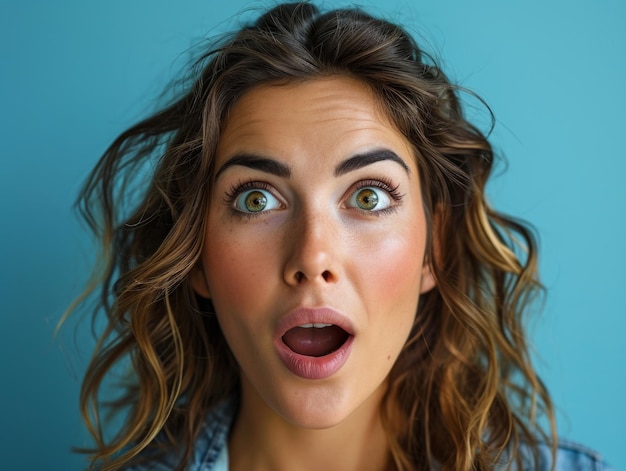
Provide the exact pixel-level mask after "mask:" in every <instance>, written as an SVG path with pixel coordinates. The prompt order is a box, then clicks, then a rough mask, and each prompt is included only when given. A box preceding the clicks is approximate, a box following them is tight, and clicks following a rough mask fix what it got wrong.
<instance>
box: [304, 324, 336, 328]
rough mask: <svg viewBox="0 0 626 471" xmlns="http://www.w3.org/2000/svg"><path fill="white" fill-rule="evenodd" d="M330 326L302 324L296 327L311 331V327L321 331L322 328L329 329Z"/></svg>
mask: <svg viewBox="0 0 626 471" xmlns="http://www.w3.org/2000/svg"><path fill="white" fill-rule="evenodd" d="M331 325H332V324H302V325H299V326H298V327H300V328H302V329H312V328H313V327H315V328H316V329H322V328H324V327H330V326H331Z"/></svg>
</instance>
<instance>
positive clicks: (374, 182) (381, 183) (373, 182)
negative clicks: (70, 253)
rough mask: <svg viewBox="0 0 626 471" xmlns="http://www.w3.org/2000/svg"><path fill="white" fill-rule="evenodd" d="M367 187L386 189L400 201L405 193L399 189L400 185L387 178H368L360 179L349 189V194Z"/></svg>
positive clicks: (392, 196)
mask: <svg viewBox="0 0 626 471" xmlns="http://www.w3.org/2000/svg"><path fill="white" fill-rule="evenodd" d="M367 187H374V188H380V189H381V190H385V191H386V192H387V193H388V194H389V196H390V197H391V199H393V200H394V201H400V200H402V198H404V193H400V191H399V188H400V185H395V184H394V183H393V182H391V180H389V179H387V178H366V179H364V180H359V181H358V182H356V183H355V184H354V185H353V186H352V187H351V188H350V189H349V190H348V194H349V195H352V194H353V193H354V192H355V191H358V190H361V189H363V188H367Z"/></svg>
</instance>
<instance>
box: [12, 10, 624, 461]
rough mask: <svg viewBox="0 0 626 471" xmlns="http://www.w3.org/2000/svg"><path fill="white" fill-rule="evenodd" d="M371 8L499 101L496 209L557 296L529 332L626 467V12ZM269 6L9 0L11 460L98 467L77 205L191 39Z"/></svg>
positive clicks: (83, 242)
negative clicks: (88, 411) (529, 232)
mask: <svg viewBox="0 0 626 471" xmlns="http://www.w3.org/2000/svg"><path fill="white" fill-rule="evenodd" d="M359 4H360V5H362V6H364V7H365V8H367V9H369V10H371V11H373V12H375V13H378V14H382V15H384V16H386V17H388V18H390V19H392V20H395V21H399V22H401V23H402V24H404V25H405V26H406V27H407V28H408V29H409V30H411V31H414V32H415V33H416V34H417V35H418V38H419V40H420V42H421V43H423V44H424V45H425V47H426V49H428V50H430V51H432V52H433V53H434V54H435V56H438V57H440V58H441V59H442V62H443V65H444V69H445V70H446V71H447V72H448V73H449V75H450V76H451V77H452V78H453V79H454V80H455V81H457V82H458V83H460V84H462V85H464V86H467V87H469V88H471V89H473V90H475V91H476V92H478V93H479V94H480V95H482V96H483V97H484V98H485V99H486V100H487V101H488V102H489V104H490V105H491V106H492V108H493V110H494V112H495V114H496V117H497V120H498V121H497V126H496V129H495V131H494V134H493V143H494V144H495V146H496V148H497V149H498V150H499V151H501V152H502V154H503V155H505V156H506V159H507V161H508V165H504V164H502V165H500V167H499V169H500V171H499V172H498V176H497V177H496V178H495V179H494V181H493V182H492V184H491V187H490V197H491V200H492V201H493V203H494V205H495V206H496V207H498V208H500V209H501V210H503V211H506V212H509V213H512V214H514V215H517V216H520V217H523V218H525V219H527V220H529V221H531V222H532V223H533V224H535V226H536V227H537V229H538V231H539V233H540V241H541V257H542V258H541V269H542V273H543V280H544V282H545V284H546V286H547V288H548V297H547V301H546V303H545V307H544V309H543V311H542V313H541V314H540V315H539V316H538V317H537V318H536V319H537V320H536V321H534V322H533V323H532V324H531V331H532V333H533V335H532V338H533V342H534V345H535V350H536V352H537V354H536V358H537V362H538V363H537V364H538V368H539V371H540V372H541V374H542V376H543V378H544V379H545V382H546V383H547V385H548V386H549V388H550V390H551V391H552V394H553V397H554V400H555V402H556V404H557V410H558V417H559V428H560V432H561V434H562V435H564V436H567V437H569V438H572V439H574V440H577V441H579V442H582V443H585V444H587V445H589V446H590V447H592V448H595V449H597V450H600V451H601V452H602V454H603V455H604V456H605V457H606V458H607V459H608V460H609V461H610V462H611V463H612V464H613V465H614V466H615V467H616V468H617V469H624V470H626V451H625V450H624V438H626V433H625V431H624V430H625V427H626V426H625V424H626V406H625V404H626V401H625V400H624V390H625V389H626V378H625V370H626V342H625V341H624V336H625V331H626V308H625V307H624V300H623V297H624V294H625V293H626V287H625V286H626V276H625V275H626V251H625V248H624V247H625V242H624V241H625V236H624V233H625V229H626V224H625V216H626V211H625V209H624V206H625V203H626V190H625V187H626V184H625V182H624V176H625V175H626V163H625V162H626V151H625V148H626V146H625V144H624V135H625V133H624V128H625V127H626V122H625V119H624V112H625V110H626V2H624V1H623V0H546V1H544V0H512V1H506V2H505V1H501V0H476V1H466V0H439V1H435V0H404V1H397V0H362V1H361V2H360V3H359ZM263 5H266V3H261V2H257V3H250V1H249V0H230V1H229V2H225V1H220V2H215V1H208V0H205V1H199V0H178V1H168V2H167V1H157V0H124V1H122V0H108V1H106V2H103V1H101V2H85V1H82V0H57V1H35V0H25V1H17V0H15V1H7V0H5V1H3V2H2V4H1V5H0V85H1V86H0V119H1V122H0V159H1V164H2V165H1V167H0V196H1V198H0V206H1V209H2V212H1V213H0V214H1V215H0V256H1V258H0V267H1V272H0V277H1V279H0V281H1V282H0V316H1V320H2V323H1V325H2V328H1V329H0V349H1V350H0V353H1V354H0V378H1V380H0V381H1V386H0V404H1V407H2V419H0V468H1V469H7V470H11V471H19V470H43V469H46V470H72V469H81V468H83V467H84V461H83V458H82V457H81V456H77V455H74V454H72V453H71V452H70V447H71V446H72V445H77V446H85V445H88V444H89V439H88V435H87V433H86V432H85V430H84V429H83V428H82V424H81V420H80V416H79V413H78V410H77V402H78V392H79V382H80V377H81V375H82V373H83V371H84V368H85V365H86V362H87V360H88V358H89V351H90V349H91V347H92V346H93V341H92V340H91V334H90V326H89V323H88V322H83V323H78V322H77V321H76V319H72V320H71V321H70V322H69V323H68V324H67V326H66V327H65V328H64V329H63V330H62V331H61V333H60V334H59V335H58V336H57V337H54V330H55V326H56V324H57V322H58V321H59V319H60V317H61V315H62V313H63V311H64V309H65V308H66V307H67V305H68V304H69V303H70V301H71V300H72V298H73V297H74V296H75V295H77V294H78V293H79V292H80V290H81V287H82V285H83V283H84V282H85V280H86V278H87V274H88V267H89V263H90V261H91V260H92V254H93V248H92V241H91V240H90V238H89V237H88V235H87V234H86V232H85V230H84V229H83V228H82V227H81V225H80V224H79V223H78V222H77V219H76V217H75V215H74V213H73V211H72V209H71V206H72V203H73V200H74V198H75V195H76V193H77V191H78V188H79V185H80V182H81V181H82V180H83V178H84V177H85V176H86V175H87V172H88V171H89V169H90V168H91V167H92V166H93V165H94V163H95V162H96V159H97V158H98V157H99V155H100V154H101V153H102V152H103V151H104V149H105V148H106V146H107V145H108V143H109V142H110V141H111V140H112V139H113V138H114V137H115V136H116V134H118V133H119V132H120V131H122V130H123V129H125V128H126V127H127V126H128V125H130V124H131V123H133V122H134V121H136V120H137V119H138V118H140V117H142V116H144V115H145V113H147V112H148V111H149V110H151V109H153V108H154V106H156V101H155V98H156V97H157V95H158V94H159V93H160V92H161V91H162V89H163V87H164V86H165V84H166V83H168V82H169V81H170V80H171V79H172V78H174V77H175V76H176V75H177V72H178V71H179V70H180V69H181V68H182V67H183V65H184V64H185V62H186V61H187V59H188V53H187V52H186V51H188V50H189V48H190V47H191V46H193V45H194V44H196V43H197V42H198V41H199V40H200V39H201V38H203V37H205V36H207V35H212V34H217V33H220V32H223V31H226V30H230V29H232V28H234V27H236V26H237V25H238V24H239V23H240V21H241V20H240V17H239V16H238V12H240V11H241V10H242V9H244V8H247V7H250V6H253V7H258V6H263ZM324 5H325V6H329V7H330V6H339V5H341V3H339V2H336V1H329V2H325V3H324ZM247 15H248V16H247V17H249V16H250V14H247ZM477 118H478V119H480V116H478V117H477ZM505 167H506V168H505Z"/></svg>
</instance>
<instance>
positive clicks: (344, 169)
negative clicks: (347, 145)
mask: <svg viewBox="0 0 626 471" xmlns="http://www.w3.org/2000/svg"><path fill="white" fill-rule="evenodd" d="M383 160H391V161H392V162H396V163H397V164H399V165H400V166H401V167H402V168H403V169H404V171H405V172H406V173H407V174H408V175H410V174H411V171H410V170H409V167H408V165H407V164H406V163H405V162H404V160H402V159H401V158H400V156H398V154H396V153H395V152H393V151H391V150H389V149H376V150H373V151H370V152H365V153H363V154H357V155H355V156H354V157H350V158H349V159H346V160H344V161H343V162H341V163H340V164H339V165H337V167H336V168H335V176H336V177H339V176H341V175H344V174H346V173H348V172H352V171H353V170H357V169H360V168H363V167H366V166H368V165H372V164H374V163H376V162H381V161H383Z"/></svg>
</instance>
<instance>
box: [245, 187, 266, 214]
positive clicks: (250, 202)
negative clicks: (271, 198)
mask: <svg viewBox="0 0 626 471" xmlns="http://www.w3.org/2000/svg"><path fill="white" fill-rule="evenodd" d="M266 205H267V198H266V197H265V196H264V195H263V193H261V192H260V191H253V192H251V193H250V194H249V195H248V196H247V198H246V208H247V209H248V210H249V211H252V212H258V211H262V210H263V209H264V208H265V206H266Z"/></svg>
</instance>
